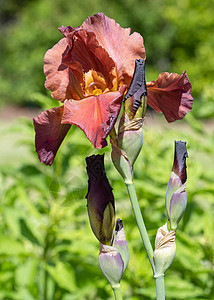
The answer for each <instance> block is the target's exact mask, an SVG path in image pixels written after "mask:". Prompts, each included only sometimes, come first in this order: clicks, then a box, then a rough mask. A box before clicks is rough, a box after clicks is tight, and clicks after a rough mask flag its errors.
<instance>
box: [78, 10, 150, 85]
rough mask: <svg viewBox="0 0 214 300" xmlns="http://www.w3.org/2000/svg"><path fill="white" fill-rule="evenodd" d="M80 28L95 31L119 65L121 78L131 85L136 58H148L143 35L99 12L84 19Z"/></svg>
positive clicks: (103, 45)
mask: <svg viewBox="0 0 214 300" xmlns="http://www.w3.org/2000/svg"><path fill="white" fill-rule="evenodd" d="M80 28H84V29H87V30H88V31H92V32H94V34H95V35H96V38H97V40H98V41H99V43H100V45H101V46H102V47H103V48H104V49H105V50H106V51H107V52H108V53H109V55H110V56H111V58H112V59H113V60H114V62H115V63H116V65H117V69H118V73H119V80H123V81H124V83H125V84H127V85H129V84H130V82H131V79H132V76H133V72H134V67H135V60H136V59H139V58H143V59H145V58H146V52H145V47H144V44H143V37H142V36H141V35H140V34H139V33H137V32H134V33H133V34H131V35H130V32H131V29H130V28H121V27H120V25H119V24H118V23H116V22H115V20H113V19H110V18H108V17H107V16H105V15H104V14H103V13H98V14H96V15H94V16H92V17H89V18H88V19H86V20H85V21H84V23H83V24H82V26H81V27H80Z"/></svg>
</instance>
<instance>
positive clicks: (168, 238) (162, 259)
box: [153, 223, 176, 278]
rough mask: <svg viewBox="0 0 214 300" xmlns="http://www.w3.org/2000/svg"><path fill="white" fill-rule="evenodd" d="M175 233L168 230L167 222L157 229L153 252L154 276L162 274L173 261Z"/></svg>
mask: <svg viewBox="0 0 214 300" xmlns="http://www.w3.org/2000/svg"><path fill="white" fill-rule="evenodd" d="M175 234H176V230H173V231H170V232H169V231H168V229H167V223H166V224H165V225H164V226H162V227H160V228H159V229H158V231H157V235H156V239H155V251H154V254H153V270H154V277H155V278H157V277H160V276H163V275H164V274H165V272H166V270H167V269H168V268H169V267H170V265H171V264H172V262H173V259H174V257H175V252H176V245H175Z"/></svg>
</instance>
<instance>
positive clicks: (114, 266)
mask: <svg viewBox="0 0 214 300" xmlns="http://www.w3.org/2000/svg"><path fill="white" fill-rule="evenodd" d="M128 261H129V251H128V245H127V242H126V238H125V233H124V229H123V223H122V220H121V219H117V224H116V229H115V232H114V237H113V240H112V245H111V246H107V245H103V244H101V243H100V254H99V265H100V269H101V271H102V273H103V274H104V276H105V277H106V279H107V280H108V281H109V283H110V284H111V286H112V288H116V287H119V286H120V280H121V278H122V276H123V274H124V272H125V270H126V268H127V265H128Z"/></svg>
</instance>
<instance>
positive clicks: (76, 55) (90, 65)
mask: <svg viewBox="0 0 214 300" xmlns="http://www.w3.org/2000/svg"><path fill="white" fill-rule="evenodd" d="M60 31H61V32H63V34H65V36H66V38H67V40H68V44H69V48H68V49H67V51H66V52H65V54H64V55H63V63H64V64H66V65H67V66H69V67H71V65H72V64H73V62H78V63H80V64H81V67H82V69H83V71H84V73H87V72H88V71H90V70H95V71H97V72H100V73H101V74H103V75H104V77H105V78H106V79H107V81H108V84H110V83H112V81H113V79H114V78H115V76H114V75H112V71H113V69H114V68H115V63H114V61H113V60H112V58H111V57H110V56H109V54H108V53H107V52H106V50H105V49H104V48H103V47H101V46H100V45H99V43H98V41H97V39H96V36H95V34H94V33H93V32H88V31H87V30H85V29H76V30H75V29H73V31H71V29H70V27H68V29H67V30H66V27H65V28H63V31H62V28H60ZM69 31H70V32H69ZM110 88H111V87H110Z"/></svg>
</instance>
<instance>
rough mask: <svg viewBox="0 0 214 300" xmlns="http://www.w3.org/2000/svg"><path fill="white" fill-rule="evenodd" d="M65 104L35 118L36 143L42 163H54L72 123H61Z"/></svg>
mask: <svg viewBox="0 0 214 300" xmlns="http://www.w3.org/2000/svg"><path fill="white" fill-rule="evenodd" d="M62 113H63V106H61V107H55V108H51V109H49V110H46V111H44V112H42V113H41V114H40V115H38V117H36V118H34V119H33V122H34V127H35V132H36V137H35V145H36V152H37V153H38V156H39V159H40V161H41V163H45V164H46V165H49V166H50V165H52V163H53V160H54V158H55V155H56V153H57V150H58V148H59V146H60V145H61V143H62V141H63V140H64V138H65V136H66V134H67V132H68V130H69V129H70V125H63V124H61V118H62Z"/></svg>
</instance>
